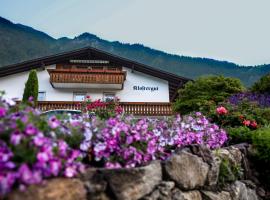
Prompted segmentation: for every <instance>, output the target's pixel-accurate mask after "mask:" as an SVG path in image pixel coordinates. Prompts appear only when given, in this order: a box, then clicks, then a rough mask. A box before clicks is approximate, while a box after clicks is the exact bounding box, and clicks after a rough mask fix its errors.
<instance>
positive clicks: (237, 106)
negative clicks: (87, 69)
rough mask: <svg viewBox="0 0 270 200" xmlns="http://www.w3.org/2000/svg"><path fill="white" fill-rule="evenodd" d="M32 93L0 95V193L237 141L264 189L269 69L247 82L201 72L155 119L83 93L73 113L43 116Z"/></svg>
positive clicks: (269, 139)
mask: <svg viewBox="0 0 270 200" xmlns="http://www.w3.org/2000/svg"><path fill="white" fill-rule="evenodd" d="M30 91H32V92H33V91H36V89H35V88H34V89H31V90H30ZM36 98H37V95H36V94H35V93H31V92H29V94H26V95H25V96H24V103H22V104H20V105H19V106H18V105H17V104H16V103H15V102H14V101H13V100H12V99H7V98H5V95H4V93H1V95H0V195H1V196H6V195H8V194H9V193H10V192H12V191H13V190H15V189H16V190H21V191H25V190H27V188H28V187H29V186H30V185H34V184H41V183H43V182H44V180H48V179H51V178H54V177H66V178H72V177H76V176H78V175H79V174H81V173H84V172H85V171H86V170H87V169H89V168H90V169H91V168H107V169H123V168H136V167H143V166H147V165H148V164H149V163H152V162H153V161H156V160H161V161H166V160H168V159H169V158H170V157H171V156H172V155H174V153H175V152H177V151H178V150H179V149H183V148H185V147H188V146H191V145H200V146H205V147H207V148H208V149H211V150H215V151H218V149H220V148H221V147H224V146H230V145H234V144H239V143H248V144H250V145H252V154H251V156H250V159H251V161H252V163H254V169H256V171H258V172H259V179H260V181H261V183H262V184H263V186H264V188H265V190H268V189H269V185H270V182H269V180H270V171H269V168H270V76H265V77H263V78H261V79H260V80H259V81H258V82H257V83H255V84H254V85H253V86H252V87H251V88H250V89H246V88H244V86H243V85H242V84H241V82H240V81H239V80H237V79H234V78H225V77H222V76H209V77H201V78H199V79H197V80H195V81H193V82H189V83H187V84H186V85H185V87H184V88H183V89H181V90H180V91H179V97H178V98H177V100H176V102H175V104H174V110H175V113H176V114H175V116H172V117H167V118H163V119H161V118H156V119H155V118H136V117H133V116H127V115H125V113H124V112H123V110H122V109H121V107H119V106H118V100H117V99H115V100H113V101H111V102H102V101H101V100H95V101H93V100H91V98H90V97H87V98H86V100H85V101H84V102H83V106H82V114H80V115H71V114H67V115H56V116H50V117H48V116H46V115H43V114H42V113H41V112H40V111H39V110H37V109H35V104H36ZM93 113H95V114H93ZM177 113H180V114H177ZM224 165H226V160H225V161H224V163H223V165H221V167H222V166H224ZM225 173H226V172H225ZM225 175H226V174H225ZM222 180H224V179H222ZM225 181H226V180H225Z"/></svg>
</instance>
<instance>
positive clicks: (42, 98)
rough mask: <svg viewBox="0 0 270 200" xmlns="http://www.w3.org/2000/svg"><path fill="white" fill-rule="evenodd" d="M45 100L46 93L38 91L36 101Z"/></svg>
mask: <svg viewBox="0 0 270 200" xmlns="http://www.w3.org/2000/svg"><path fill="white" fill-rule="evenodd" d="M45 100H46V92H44V91H40V92H38V101H45Z"/></svg>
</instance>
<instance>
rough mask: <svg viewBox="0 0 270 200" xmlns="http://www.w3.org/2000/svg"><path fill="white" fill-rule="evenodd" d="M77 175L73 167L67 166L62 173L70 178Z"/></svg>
mask: <svg viewBox="0 0 270 200" xmlns="http://www.w3.org/2000/svg"><path fill="white" fill-rule="evenodd" d="M76 174H77V171H76V167H75V166H73V165H70V166H67V167H66V169H65V172H64V175H65V177H68V178H71V177H74V176H75V175H76Z"/></svg>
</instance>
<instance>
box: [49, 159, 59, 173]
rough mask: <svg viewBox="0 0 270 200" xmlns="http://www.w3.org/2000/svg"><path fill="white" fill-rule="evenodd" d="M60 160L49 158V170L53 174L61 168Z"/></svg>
mask: <svg viewBox="0 0 270 200" xmlns="http://www.w3.org/2000/svg"><path fill="white" fill-rule="evenodd" d="M61 166H62V164H61V161H60V160H50V161H49V167H50V171H51V173H52V174H53V175H54V176H58V175H59V173H60V170H61Z"/></svg>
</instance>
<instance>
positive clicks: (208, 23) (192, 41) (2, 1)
mask: <svg viewBox="0 0 270 200" xmlns="http://www.w3.org/2000/svg"><path fill="white" fill-rule="evenodd" d="M269 8H270V1H269V0H258V1H255V0H203V1H202V0H0V16H2V17H5V18H7V19H9V20H11V21H13V22H15V23H22V24H25V25H28V26H32V27H34V28H35V29H38V30H41V31H44V32H46V33H48V34H49V35H51V36H53V37H55V38H59V37H64V36H67V37H70V38H73V37H75V36H77V35H79V34H81V33H83V32H90V33H93V34H96V35H98V36H99V37H101V38H104V39H107V40H110V41H115V40H118V41H121V42H126V43H142V44H144V45H146V46H149V47H152V48H155V49H159V50H163V51H166V52H169V53H174V54H179V55H188V56H198V57H208V58H215V59H219V60H228V61H232V62H236V63H238V64H245V65H256V64H263V63H270V54H269V53H268V52H269V50H270V39H269V38H270V26H269V19H270V12H269Z"/></svg>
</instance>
